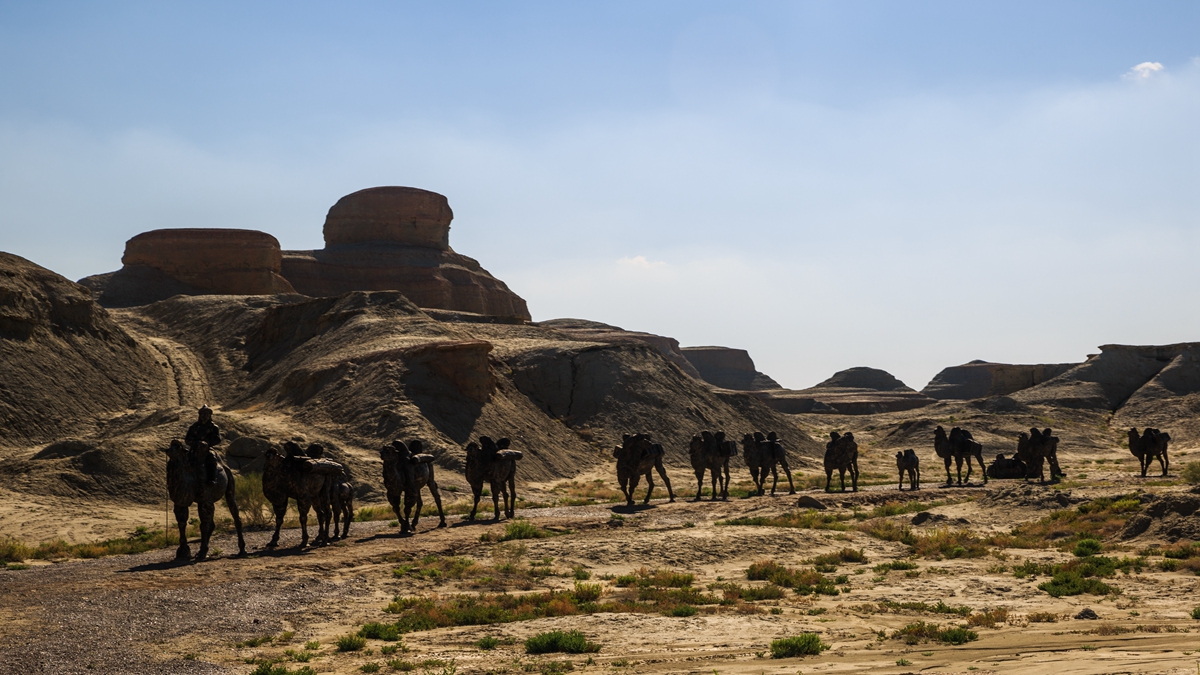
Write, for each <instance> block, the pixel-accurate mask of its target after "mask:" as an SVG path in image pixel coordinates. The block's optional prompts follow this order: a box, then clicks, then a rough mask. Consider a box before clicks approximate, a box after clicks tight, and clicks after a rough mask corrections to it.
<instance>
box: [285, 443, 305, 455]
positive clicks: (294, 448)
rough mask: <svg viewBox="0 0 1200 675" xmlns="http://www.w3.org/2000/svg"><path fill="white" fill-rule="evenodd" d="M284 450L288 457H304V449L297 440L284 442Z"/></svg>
mask: <svg viewBox="0 0 1200 675" xmlns="http://www.w3.org/2000/svg"><path fill="white" fill-rule="evenodd" d="M283 452H284V454H286V455H287V456H288V457H303V456H304V450H303V449H302V448H301V447H300V444H299V443H297V442H295V441H287V442H285V443H284V444H283Z"/></svg>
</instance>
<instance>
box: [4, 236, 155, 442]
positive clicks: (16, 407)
mask: <svg viewBox="0 0 1200 675" xmlns="http://www.w3.org/2000/svg"><path fill="white" fill-rule="evenodd" d="M165 390H166V383H165V378H164V375H163V370H162V366H160V364H159V362H158V360H157V359H156V358H154V356H153V355H152V354H151V353H150V352H149V351H148V350H146V349H145V348H143V347H142V346H140V345H139V344H138V343H137V342H136V341H134V339H133V338H132V337H131V336H130V335H129V333H127V332H126V331H125V330H124V329H123V328H121V327H120V326H119V325H118V324H117V323H116V322H114V321H113V319H112V317H110V316H109V314H108V312H107V311H106V310H105V309H104V308H103V307H100V306H99V305H97V304H96V303H95V302H94V301H93V300H92V297H91V293H90V292H89V291H88V289H86V288H84V287H82V286H80V285H78V284H75V283H72V282H71V281H68V280H67V279H64V278H63V277H61V276H59V275H57V274H55V273H53V272H51V271H50V270H47V269H45V268H43V267H39V266H38V265H35V264H33V263H31V262H29V261H28V260H25V259H24V258H20V257H18V256H15V255H11V254H8V253H0V445H13V444H24V443H29V442H39V441H50V440H56V439H59V438H62V437H63V436H64V435H67V434H71V433H75V432H76V431H87V432H95V431H96V429H97V424H98V423H99V424H103V423H104V422H106V421H107V419H108V418H109V417H111V416H112V415H114V414H119V413H121V412H124V411H125V410H127V409H131V408H135V407H137V406H139V405H140V404H143V403H146V402H149V401H152V400H155V399H158V398H161V397H163V396H165Z"/></svg>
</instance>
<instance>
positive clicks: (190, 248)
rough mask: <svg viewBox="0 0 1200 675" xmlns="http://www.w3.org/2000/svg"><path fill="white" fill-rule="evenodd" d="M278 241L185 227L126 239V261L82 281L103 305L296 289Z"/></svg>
mask: <svg viewBox="0 0 1200 675" xmlns="http://www.w3.org/2000/svg"><path fill="white" fill-rule="evenodd" d="M282 260H283V256H282V252H281V251H280V248H279V242H278V241H277V240H276V239H275V237H272V236H271V235H269V234H267V233H265V232H257V231H255V230H233V229H217V228H184V229H169V230H152V231H150V232H143V233H142V234H139V235H137V236H136V237H134V238H132V239H130V240H129V241H127V242H125V255H124V256H122V257H121V263H122V265H123V267H122V268H121V269H120V270H119V271H117V272H112V273H109V274H99V275H95V276H91V277H87V278H85V279H82V280H81V281H80V283H81V284H83V285H85V286H87V287H89V288H91V289H92V291H93V292H95V294H96V296H97V298H98V300H99V301H100V303H101V304H102V305H105V306H107V307H130V306H136V305H143V304H148V303H150V302H156V301H158V300H164V299H166V298H169V297H171V296H174V295H274V294H277V293H294V292H295V291H294V289H293V288H292V286H291V284H289V283H288V282H287V281H286V280H285V279H284V278H283V277H282V276H280V274H279V273H280V268H281V265H282Z"/></svg>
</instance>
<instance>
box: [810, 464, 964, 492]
mask: <svg viewBox="0 0 1200 675" xmlns="http://www.w3.org/2000/svg"><path fill="white" fill-rule="evenodd" d="M946 475H947V476H949V475H950V474H949V473H947V474H946ZM832 482H833V467H827V468H826V469H825V491H826V492H829V491H830V483H832Z"/></svg>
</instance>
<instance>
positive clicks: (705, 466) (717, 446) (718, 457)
mask: <svg viewBox="0 0 1200 675" xmlns="http://www.w3.org/2000/svg"><path fill="white" fill-rule="evenodd" d="M729 443H730V442H729V441H726V440H725V432H724V431H718V432H717V433H715V434H714V433H712V432H711V431H707V430H705V431H701V432H700V433H699V434H698V435H695V436H692V441H691V443H690V444H689V445H688V456H689V457H691V460H692V470H693V471H695V472H696V498H695V499H693V500H692V501H694V502H698V501H700V496H701V493H702V492H703V491H704V472H705V471H708V472H709V473H710V474H711V476H712V500H713V501H714V502H715V501H717V496H718V495H720V497H721V499H723V500H728V499H729V457H730V455H729V447H728V446H729ZM733 452H734V454H737V445H736V444H734V446H733ZM722 469H724V471H725V474H724V476H722V475H721V470H722Z"/></svg>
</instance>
